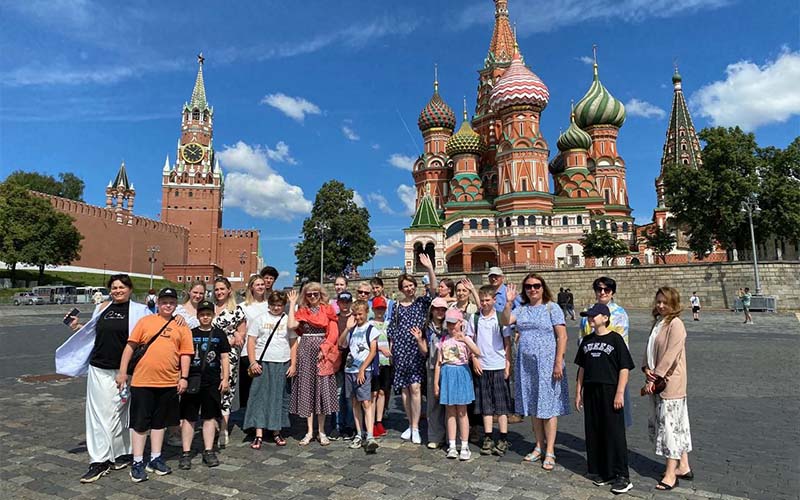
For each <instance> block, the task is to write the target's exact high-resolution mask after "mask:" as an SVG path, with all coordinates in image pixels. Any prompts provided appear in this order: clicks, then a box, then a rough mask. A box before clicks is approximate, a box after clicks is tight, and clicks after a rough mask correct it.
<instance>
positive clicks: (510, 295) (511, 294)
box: [500, 283, 517, 326]
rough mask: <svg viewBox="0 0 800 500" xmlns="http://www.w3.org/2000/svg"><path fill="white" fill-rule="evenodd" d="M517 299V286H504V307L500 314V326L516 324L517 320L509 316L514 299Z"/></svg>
mask: <svg viewBox="0 0 800 500" xmlns="http://www.w3.org/2000/svg"><path fill="white" fill-rule="evenodd" d="M516 298H517V285H515V284H513V283H509V284H508V285H506V306H505V307H504V308H503V312H502V313H501V314H500V324H501V325H503V326H508V325H513V324H515V323H516V322H517V318H516V317H514V315H513V314H511V308H512V307H513V305H514V299H516Z"/></svg>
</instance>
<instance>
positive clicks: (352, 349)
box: [339, 300, 378, 453]
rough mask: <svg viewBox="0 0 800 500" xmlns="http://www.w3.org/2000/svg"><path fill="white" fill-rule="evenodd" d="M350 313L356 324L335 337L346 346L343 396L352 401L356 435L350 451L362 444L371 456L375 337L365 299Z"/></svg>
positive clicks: (374, 448) (374, 445) (374, 447)
mask: <svg viewBox="0 0 800 500" xmlns="http://www.w3.org/2000/svg"><path fill="white" fill-rule="evenodd" d="M352 310H353V318H354V319H355V322H356V325H355V326H354V327H353V328H351V329H350V330H345V331H343V332H342V334H341V335H340V336H339V346H340V347H344V346H345V345H347V346H348V347H349V354H348V355H347V361H345V363H344V365H345V368H344V387H345V392H346V396H347V397H348V398H350V399H351V401H352V405H353V417H354V420H355V425H356V435H355V437H354V438H353V442H352V443H351V444H350V448H352V449H358V448H361V446H362V445H363V446H364V449H365V450H366V452H367V453H375V452H376V451H377V449H378V442H377V441H375V436H374V434H373V418H374V413H373V410H372V377H373V376H376V375H377V374H374V373H373V372H374V371H375V370H374V369H373V368H374V367H373V363H372V361H373V359H375V356H377V352H378V335H377V332H374V331H373V330H374V328H373V326H372V325H370V324H369V321H367V316H368V315H369V304H368V303H367V301H366V300H357V301H356V302H355V303H354V304H353V309H352ZM362 418H363V420H364V422H363V424H364V427H362V421H361V420H362ZM365 441H366V443H365Z"/></svg>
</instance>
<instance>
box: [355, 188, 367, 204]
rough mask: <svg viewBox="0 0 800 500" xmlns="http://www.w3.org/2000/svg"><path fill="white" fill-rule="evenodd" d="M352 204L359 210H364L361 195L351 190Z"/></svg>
mask: <svg viewBox="0 0 800 500" xmlns="http://www.w3.org/2000/svg"><path fill="white" fill-rule="evenodd" d="M353 203H355V204H356V206H357V207H359V208H364V207H365V206H366V205H365V204H364V198H363V197H362V196H361V193H359V192H358V191H356V190H355V189H354V190H353Z"/></svg>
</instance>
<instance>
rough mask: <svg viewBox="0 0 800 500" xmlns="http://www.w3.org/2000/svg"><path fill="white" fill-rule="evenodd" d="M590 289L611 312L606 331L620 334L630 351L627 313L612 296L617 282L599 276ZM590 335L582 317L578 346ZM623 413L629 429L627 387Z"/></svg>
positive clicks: (631, 421)
mask: <svg viewBox="0 0 800 500" xmlns="http://www.w3.org/2000/svg"><path fill="white" fill-rule="evenodd" d="M592 289H593V290H594V297H595V301H596V302H597V303H598V304H603V305H604V306H607V307H608V310H609V311H610V312H611V317H610V318H609V321H611V326H609V327H608V329H609V330H611V331H612V332H617V333H618V334H620V335H621V336H622V339H623V340H624V341H625V345H626V346H628V348H629V349H630V344H629V342H628V332H629V329H630V322H629V321H628V313H627V312H625V309H623V308H622V307H620V305H619V304H617V303H616V302H615V301H614V295H616V293H617V282H616V281H614V279H613V278H609V277H607V276H601V277H599V278H597V279H596V280H594V282H593V283H592ZM585 310H587V309H584V311H585ZM590 333H592V325H591V324H590V322H589V319H588V318H586V317H582V318H581V325H580V336H579V337H578V345H579V346H580V345H581V341H582V340H583V337H585V336H587V335H589V334H590ZM623 413H624V414H625V427H630V426H631V424H633V416H632V414H631V400H630V396H629V394H628V387H627V386H625V400H624V405H623Z"/></svg>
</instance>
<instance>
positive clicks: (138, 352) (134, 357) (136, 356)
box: [128, 317, 174, 375]
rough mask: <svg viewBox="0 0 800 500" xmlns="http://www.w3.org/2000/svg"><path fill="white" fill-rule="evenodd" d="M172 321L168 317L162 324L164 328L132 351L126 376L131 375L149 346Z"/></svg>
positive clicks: (171, 318)
mask: <svg viewBox="0 0 800 500" xmlns="http://www.w3.org/2000/svg"><path fill="white" fill-rule="evenodd" d="M173 319H174V318H173V317H170V318H169V319H168V320H167V322H166V323H164V326H162V327H161V329H160V330H159V331H158V333H156V334H155V335H153V337H152V338H151V339H150V340H148V341H147V343H146V344H138V345H137V346H136V349H134V350H133V354H131V360H130V361H128V375H133V371H134V370H135V369H136V365H138V364H139V361H141V360H142V358H143V357H144V355H145V354H146V353H147V348H148V347H150V344H152V343H153V342H155V341H156V339H158V337H160V336H161V332H163V331H164V329H165V328H166V327H167V325H169V324H170V323H171V322H172V320H173Z"/></svg>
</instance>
